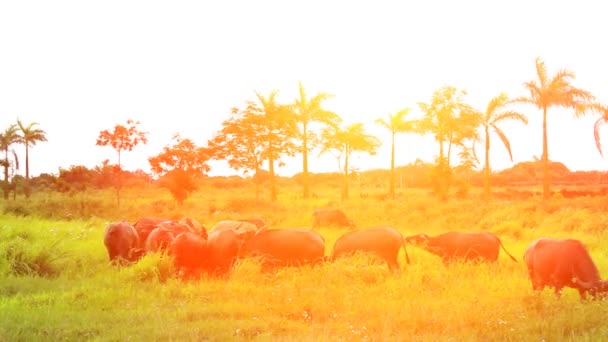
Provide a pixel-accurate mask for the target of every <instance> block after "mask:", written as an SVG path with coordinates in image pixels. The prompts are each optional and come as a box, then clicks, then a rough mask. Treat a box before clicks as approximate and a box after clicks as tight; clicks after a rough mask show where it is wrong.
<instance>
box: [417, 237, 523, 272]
mask: <svg viewBox="0 0 608 342" xmlns="http://www.w3.org/2000/svg"><path fill="white" fill-rule="evenodd" d="M405 240H406V242H407V243H410V244H413V245H416V246H420V247H422V248H424V249H425V250H427V251H428V252H430V253H432V254H435V255H437V256H439V257H440V258H441V260H442V261H443V263H444V264H446V265H447V264H449V263H451V262H454V261H459V260H460V261H486V262H496V261H497V260H498V252H499V251H500V250H499V249H500V248H502V249H503V251H505V253H507V255H508V256H509V257H511V260H513V261H515V262H517V260H516V259H515V258H514V257H513V256H512V255H511V254H510V253H509V252H508V251H507V250H506V249H505V247H504V246H503V244H502V242H501V241H500V239H499V238H498V237H497V236H496V235H494V234H492V233H489V232H448V233H444V234H440V235H437V236H435V237H432V236H428V235H426V234H419V235H414V236H409V237H407V238H406V239H405Z"/></svg>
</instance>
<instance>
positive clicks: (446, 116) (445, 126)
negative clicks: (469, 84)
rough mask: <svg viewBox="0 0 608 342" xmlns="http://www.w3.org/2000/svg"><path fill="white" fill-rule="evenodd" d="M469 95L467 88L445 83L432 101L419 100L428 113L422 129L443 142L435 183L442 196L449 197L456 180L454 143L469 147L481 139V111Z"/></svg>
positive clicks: (437, 163)
mask: <svg viewBox="0 0 608 342" xmlns="http://www.w3.org/2000/svg"><path fill="white" fill-rule="evenodd" d="M465 95H466V92H465V91H464V90H458V89H456V88H454V87H449V86H445V87H442V88H440V89H439V90H436V91H435V92H434V93H433V96H432V98H431V102H430V103H424V102H420V103H418V105H419V106H420V109H421V110H422V111H423V112H424V117H423V118H422V120H420V126H419V127H420V132H421V133H424V132H429V133H431V134H434V135H435V140H436V141H437V142H438V144H439V156H438V158H437V160H436V162H435V165H436V168H435V171H434V173H433V186H434V189H435V191H436V192H437V194H438V195H439V196H440V197H441V198H442V199H445V198H446V196H447V194H448V192H449V188H450V184H451V182H452V167H451V164H450V158H451V154H452V147H453V146H455V147H460V148H461V150H462V149H467V148H469V147H468V146H467V143H468V142H469V141H474V140H476V139H478V136H477V127H478V126H479V123H480V121H481V118H480V116H479V113H478V112H476V111H474V110H473V109H472V108H471V107H470V106H469V105H468V104H466V103H465V102H464V96H465ZM445 144H447V153H446V152H445V149H446V147H445Z"/></svg>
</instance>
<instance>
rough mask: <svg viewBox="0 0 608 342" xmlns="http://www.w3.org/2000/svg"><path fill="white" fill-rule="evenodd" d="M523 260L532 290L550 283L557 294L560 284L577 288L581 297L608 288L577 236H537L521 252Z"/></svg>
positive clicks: (594, 295)
mask: <svg viewBox="0 0 608 342" xmlns="http://www.w3.org/2000/svg"><path fill="white" fill-rule="evenodd" d="M524 261H525V262H526V266H527V267H528V274H529V276H530V281H531V282H532V288H533V289H534V290H539V291H540V290H542V289H543V288H544V287H545V286H548V287H553V288H554V289H555V294H556V295H557V296H558V297H559V296H560V295H561V292H562V288H564V287H571V288H575V289H577V290H578V292H579V294H580V296H581V298H582V299H585V298H586V295H587V293H590V294H591V295H592V296H593V297H594V298H595V297H596V296H597V295H598V294H601V293H605V292H607V291H608V282H606V281H604V280H602V279H601V278H600V273H599V271H598V269H597V267H596V266H595V263H594V262H593V260H592V259H591V256H590V255H589V252H588V251H587V248H586V247H585V246H584V245H583V243H581V242H580V241H579V240H574V239H551V238H540V239H538V240H536V241H534V242H533V243H532V244H531V245H530V246H529V247H528V248H527V249H526V252H525V253H524Z"/></svg>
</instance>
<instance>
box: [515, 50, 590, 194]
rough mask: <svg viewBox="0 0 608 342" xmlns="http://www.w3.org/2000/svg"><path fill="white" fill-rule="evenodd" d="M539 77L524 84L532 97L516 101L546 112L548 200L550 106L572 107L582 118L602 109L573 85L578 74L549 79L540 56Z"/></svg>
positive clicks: (562, 72)
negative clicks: (548, 116)
mask: <svg viewBox="0 0 608 342" xmlns="http://www.w3.org/2000/svg"><path fill="white" fill-rule="evenodd" d="M536 76H537V77H538V79H536V80H532V81H529V82H525V83H524V87H525V88H526V89H527V90H528V91H529V92H530V95H529V96H528V97H520V98H517V99H515V100H514V102H516V103H528V104H531V105H534V106H536V107H537V108H538V109H540V110H542V112H543V152H542V156H541V160H542V165H543V197H544V198H547V197H549V194H550V192H549V191H550V189H549V183H550V180H549V176H550V175H549V146H548V142H547V110H548V109H549V108H550V107H564V108H570V109H574V113H575V115H576V116H577V117H579V116H582V115H583V114H585V113H586V112H587V111H590V110H594V111H596V110H598V108H599V106H598V105H597V103H595V97H594V96H593V95H592V94H591V93H590V92H588V91H586V90H583V89H579V88H576V87H574V86H573V85H572V81H573V80H574V79H575V75H574V72H572V71H570V70H567V69H562V70H559V71H558V72H557V73H556V74H555V75H553V76H552V77H549V76H548V75H547V68H546V66H545V63H544V62H543V61H542V59H541V58H540V57H537V58H536Z"/></svg>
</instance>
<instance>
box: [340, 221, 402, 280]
mask: <svg viewBox="0 0 608 342" xmlns="http://www.w3.org/2000/svg"><path fill="white" fill-rule="evenodd" d="M401 246H403V251H404V252H405V260H406V262H407V263H408V264H409V263H410V258H409V256H408V254H407V249H406V248H405V240H404V239H403V235H401V233H400V232H399V231H398V230H397V229H395V228H393V227H373V228H368V229H364V230H357V231H353V232H348V233H346V234H344V235H342V236H340V237H339V238H338V240H336V242H335V243H334V248H333V249H332V252H331V257H330V261H332V262H333V261H335V260H336V259H337V258H340V257H344V256H349V255H353V254H354V253H356V252H363V253H369V254H371V255H375V256H377V257H379V258H381V259H382V260H384V261H385V262H386V263H387V264H388V267H389V269H390V270H391V271H396V270H399V262H398V261H397V256H398V255H399V250H400V249H401Z"/></svg>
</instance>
